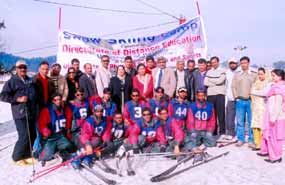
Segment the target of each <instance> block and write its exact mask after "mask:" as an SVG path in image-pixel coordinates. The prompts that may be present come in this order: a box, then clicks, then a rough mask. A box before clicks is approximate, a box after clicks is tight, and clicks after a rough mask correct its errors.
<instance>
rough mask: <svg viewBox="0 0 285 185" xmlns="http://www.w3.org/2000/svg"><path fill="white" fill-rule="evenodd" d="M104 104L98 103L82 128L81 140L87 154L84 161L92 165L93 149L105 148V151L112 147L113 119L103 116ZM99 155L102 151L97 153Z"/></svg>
mask: <svg viewBox="0 0 285 185" xmlns="http://www.w3.org/2000/svg"><path fill="white" fill-rule="evenodd" d="M103 109H104V108H103V106H102V105H100V104H99V105H96V106H95V107H94V112H93V115H92V116H90V117H89V118H87V119H86V121H85V123H84V124H83V126H82V129H81V135H80V142H81V144H82V145H83V146H84V147H85V150H86V154H87V156H86V157H84V158H83V159H82V162H83V163H85V164H86V165H88V166H91V165H92V157H93V153H94V152H93V150H94V149H96V148H99V147H100V148H103V150H104V152H106V150H107V149H108V148H110V147H111V145H112V143H111V129H112V123H111V119H109V118H108V117H104V116H103V111H104V110H103ZM96 155H97V157H100V156H101V152H97V153H96Z"/></svg>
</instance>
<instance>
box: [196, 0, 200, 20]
mask: <svg viewBox="0 0 285 185" xmlns="http://www.w3.org/2000/svg"><path fill="white" fill-rule="evenodd" d="M195 2H196V8H197V13H198V16H200V15H201V12H200V6H199V2H198V0H195Z"/></svg>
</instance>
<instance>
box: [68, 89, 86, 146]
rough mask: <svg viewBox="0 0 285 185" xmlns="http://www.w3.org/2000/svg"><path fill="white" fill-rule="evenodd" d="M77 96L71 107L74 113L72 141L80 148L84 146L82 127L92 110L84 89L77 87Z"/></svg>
mask: <svg viewBox="0 0 285 185" xmlns="http://www.w3.org/2000/svg"><path fill="white" fill-rule="evenodd" d="M75 97H76V98H75V99H74V100H73V101H72V102H71V103H70V108H71V110H72V114H73V120H72V125H71V135H72V138H71V141H72V142H73V144H74V145H75V146H76V147H77V149H80V148H82V146H81V143H80V139H79V137H80V132H81V128H82V126H83V124H84V122H85V121H86V119H87V117H89V115H90V113H91V111H90V106H89V102H88V100H87V99H85V98H84V90H83V89H81V88H80V89H77V90H76V92H75Z"/></svg>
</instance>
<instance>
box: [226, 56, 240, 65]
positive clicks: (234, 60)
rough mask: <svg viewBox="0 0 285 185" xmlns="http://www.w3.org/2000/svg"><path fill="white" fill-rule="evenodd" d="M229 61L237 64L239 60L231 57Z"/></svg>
mask: <svg viewBox="0 0 285 185" xmlns="http://www.w3.org/2000/svg"><path fill="white" fill-rule="evenodd" d="M228 63H229V64H230V63H236V64H237V63H238V62H237V60H236V59H235V58H233V57H232V58H230V59H229V60H228Z"/></svg>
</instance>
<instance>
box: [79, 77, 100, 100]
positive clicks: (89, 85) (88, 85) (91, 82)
mask: <svg viewBox="0 0 285 185" xmlns="http://www.w3.org/2000/svg"><path fill="white" fill-rule="evenodd" d="M90 78H92V79H90ZM79 87H80V88H82V89H84V98H89V97H91V96H95V95H97V87H96V82H95V76H94V75H92V76H91V77H88V76H87V74H83V75H81V77H80V78H79Z"/></svg>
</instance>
